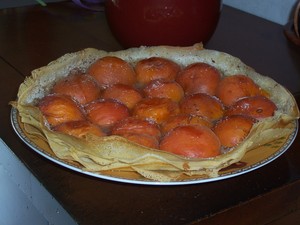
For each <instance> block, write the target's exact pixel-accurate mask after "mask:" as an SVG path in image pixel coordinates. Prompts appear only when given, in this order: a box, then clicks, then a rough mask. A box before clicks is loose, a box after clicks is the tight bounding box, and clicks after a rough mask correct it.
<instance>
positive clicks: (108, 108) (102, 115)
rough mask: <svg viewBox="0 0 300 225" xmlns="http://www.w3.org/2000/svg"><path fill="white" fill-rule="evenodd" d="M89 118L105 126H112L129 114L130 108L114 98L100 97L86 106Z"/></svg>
mask: <svg viewBox="0 0 300 225" xmlns="http://www.w3.org/2000/svg"><path fill="white" fill-rule="evenodd" d="M85 110H86V114H87V119H88V120H90V121H91V122H92V123H95V124H97V125H99V126H100V127H103V128H110V127H111V126H113V125H114V124H115V123H117V122H118V121H121V120H122V119H125V118H126V117H128V116H129V110H128V108H127V107H126V106H125V105H124V104H122V103H120V102H117V101H115V100H112V99H99V100H97V101H93V102H91V103H89V104H88V105H86V106H85Z"/></svg>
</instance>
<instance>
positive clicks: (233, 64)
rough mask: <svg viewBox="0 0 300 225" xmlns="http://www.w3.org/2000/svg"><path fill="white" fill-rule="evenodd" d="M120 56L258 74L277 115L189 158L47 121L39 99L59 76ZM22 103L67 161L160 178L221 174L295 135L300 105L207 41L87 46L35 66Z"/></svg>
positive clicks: (24, 117) (34, 129)
mask: <svg viewBox="0 0 300 225" xmlns="http://www.w3.org/2000/svg"><path fill="white" fill-rule="evenodd" d="M108 55H109V56H117V57H120V58H122V59H124V60H125V61H127V62H130V63H132V64H133V65H134V64H135V63H136V62H137V61H139V60H141V59H145V58H149V57H153V56H158V57H164V58H168V59H171V60H173V61H175V62H176V63H178V64H179V65H181V66H187V65H189V64H191V63H194V62H204V63H208V64H210V65H212V66H214V67H216V68H217V69H218V70H220V71H221V73H222V74H223V76H231V75H235V74H245V75H247V76H249V77H250V78H252V79H253V80H254V82H255V83H257V84H258V85H259V86H260V87H261V88H262V89H264V90H265V91H266V92H267V93H268V94H269V95H270V99H271V100H272V101H273V102H274V103H275V104H276V105H277V107H278V110H277V111H276V112H275V115H274V116H273V117H270V118H267V119H264V120H261V121H260V122H258V123H256V124H255V125H254V126H253V128H252V130H251V131H250V134H249V135H248V137H247V138H246V140H244V141H243V142H242V143H241V144H240V145H239V146H237V147H236V148H235V149H233V150H231V151H229V152H227V153H225V154H222V155H220V156H217V157H214V158H207V159H186V158H183V157H180V156H178V155H174V154H171V153H167V152H164V151H160V150H156V149H150V148H147V147H143V146H140V145H138V144H134V143H132V142H130V141H128V140H126V139H125V138H122V137H119V136H107V137H96V136H92V135H91V136H87V137H85V138H84V139H78V138H75V137H72V136H68V135H65V134H62V133H57V132H53V131H51V130H50V129H48V127H47V126H46V125H45V124H44V123H43V119H42V115H41V112H40V111H39V110H38V108H37V107H36V106H35V105H36V103H37V102H38V101H39V99H41V98H42V97H44V96H45V95H47V94H48V93H49V92H50V90H51V88H52V86H53V85H54V83H55V81H56V80H58V79H61V78H62V77H65V76H67V75H68V73H69V71H70V70H72V69H77V68H79V69H80V70H82V71H86V70H87V68H88V66H89V65H90V64H91V63H93V62H94V61H95V60H97V59H98V58H101V57H103V56H108ZM12 105H13V106H14V107H15V108H17V110H18V112H19V116H20V118H21V121H22V123H23V124H24V126H25V130H26V132H27V133H29V134H31V135H34V136H36V137H37V138H43V139H45V140H46V142H47V143H48V144H49V146H50V148H51V150H52V151H53V152H54V154H55V155H56V156H57V157H59V158H60V159H63V160H71V161H75V162H78V163H80V164H81V165H82V166H83V169H84V170H87V171H92V172H94V171H108V170H119V171H135V172H137V173H139V174H141V175H142V176H143V177H145V178H148V179H151V180H156V181H170V180H174V179H177V178H178V177H180V176H181V175H183V174H184V175H189V176H193V175H198V176H199V175H201V176H203V177H216V176H219V171H220V170H221V169H222V168H225V167H227V166H229V165H231V164H234V163H236V162H239V161H240V160H241V159H242V158H243V156H244V155H245V153H246V152H247V151H249V150H251V149H253V148H256V147H257V146H260V145H263V144H265V143H268V142H270V141H272V140H276V139H278V138H280V137H283V136H286V135H289V134H291V133H292V132H293V131H294V130H295V126H296V125H295V124H296V123H295V120H297V119H298V118H299V115H300V114H299V109H298V107H297V104H296V101H295V99H294V97H293V95H292V94H291V93H290V92H289V91H288V90H287V89H286V88H284V87H283V86H281V85H280V84H278V83H277V82H275V81H274V80H273V79H271V78H269V77H266V76H262V75H260V74H259V73H257V72H256V71H255V70H254V69H252V68H250V67H249V66H247V65H245V64H244V63H243V62H241V60H239V59H238V58H236V57H233V56H231V55H229V54H226V53H223V52H219V51H215V50H207V49H203V48H202V45H201V44H196V45H194V46H191V47H170V46H157V47H140V48H131V49H127V50H122V51H116V52H105V51H102V50H97V49H92V48H88V49H84V50H82V51H79V52H75V53H70V54H66V55H64V56H62V57H60V58H59V59H57V60H55V61H53V62H51V63H50V64H48V65H47V66H45V67H42V68H39V69H36V70H34V71H32V74H31V76H29V77H27V78H26V79H25V81H24V82H23V83H22V84H21V86H20V88H19V92H18V99H17V101H15V102H13V103H12Z"/></svg>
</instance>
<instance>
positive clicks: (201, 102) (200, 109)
mask: <svg viewBox="0 0 300 225" xmlns="http://www.w3.org/2000/svg"><path fill="white" fill-rule="evenodd" d="M180 110H181V112H182V113H185V114H191V115H197V116H202V117H204V118H206V119H208V120H210V121H212V120H217V119H220V118H221V117H222V116H223V115H224V107H223V105H222V103H221V101H219V99H217V98H216V97H214V96H210V95H207V94H203V93H197V94H193V95H189V96H187V97H185V98H184V99H183V100H182V102H181V103H180Z"/></svg>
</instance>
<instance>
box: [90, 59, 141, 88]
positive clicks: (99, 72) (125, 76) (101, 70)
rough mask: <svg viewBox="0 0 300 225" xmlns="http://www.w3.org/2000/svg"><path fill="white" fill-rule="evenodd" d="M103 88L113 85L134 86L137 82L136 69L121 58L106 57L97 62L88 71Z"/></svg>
mask: <svg viewBox="0 0 300 225" xmlns="http://www.w3.org/2000/svg"><path fill="white" fill-rule="evenodd" d="M87 73H88V74H90V75H92V76H93V77H95V79H96V80H97V81H98V82H99V84H100V86H101V87H107V86H109V85H113V84H127V85H133V84H134V83H135V80H136V75H135V72H134V69H133V68H132V67H131V65H130V64H129V63H127V62H126V61H124V60H123V59H121V58H118V57H114V56H105V57H103V58H100V59H98V60H97V61H95V62H94V63H93V64H92V65H91V66H90V67H89V68H88V70H87Z"/></svg>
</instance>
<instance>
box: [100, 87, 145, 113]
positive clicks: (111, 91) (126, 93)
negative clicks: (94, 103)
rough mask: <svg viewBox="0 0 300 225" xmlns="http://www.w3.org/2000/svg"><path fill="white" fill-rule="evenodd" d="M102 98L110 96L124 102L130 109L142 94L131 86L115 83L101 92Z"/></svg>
mask: <svg viewBox="0 0 300 225" xmlns="http://www.w3.org/2000/svg"><path fill="white" fill-rule="evenodd" d="M102 97H103V98H111V99H115V100H118V101H120V102H122V103H123V104H125V105H126V106H127V107H128V108H129V109H132V108H133V107H134V106H135V105H136V103H138V102H139V101H140V100H141V99H142V98H143V96H142V94H141V93H140V92H139V91H138V90H137V89H135V88H133V87H132V86H128V85H125V84H115V85H112V86H109V87H108V88H106V89H105V90H104V92H103V94H102Z"/></svg>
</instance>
